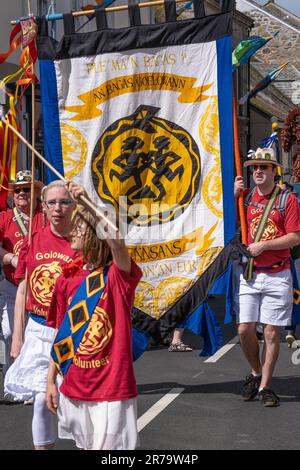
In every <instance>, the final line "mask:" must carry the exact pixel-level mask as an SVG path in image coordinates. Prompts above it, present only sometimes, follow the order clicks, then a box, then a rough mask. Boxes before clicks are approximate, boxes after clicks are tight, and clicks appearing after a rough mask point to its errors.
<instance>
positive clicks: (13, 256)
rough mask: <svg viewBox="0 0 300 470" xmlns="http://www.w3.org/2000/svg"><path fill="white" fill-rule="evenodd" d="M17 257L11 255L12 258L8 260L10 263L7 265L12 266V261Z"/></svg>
mask: <svg viewBox="0 0 300 470" xmlns="http://www.w3.org/2000/svg"><path fill="white" fill-rule="evenodd" d="M16 256H17V255H12V257H11V258H10V261H9V264H10V265H11V266H12V260H13V259H14V258H15V257H16Z"/></svg>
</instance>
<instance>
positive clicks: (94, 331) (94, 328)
mask: <svg viewBox="0 0 300 470" xmlns="http://www.w3.org/2000/svg"><path fill="white" fill-rule="evenodd" d="M111 337H112V326H111V323H110V320H109V316H108V314H107V313H106V312H105V310H103V308H101V307H96V308H95V311H94V313H93V315H92V318H91V320H90V323H89V326H88V327H87V330H86V332H85V333H84V336H83V338H82V340H81V343H80V345H79V347H78V349H77V352H78V353H79V354H82V355H86V356H87V355H91V354H96V353H98V352H99V351H102V350H103V349H104V348H105V346H107V344H108V343H109V342H110V339H111Z"/></svg>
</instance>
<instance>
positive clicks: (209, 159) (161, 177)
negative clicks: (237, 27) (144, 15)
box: [38, 0, 235, 354]
mask: <svg viewBox="0 0 300 470" xmlns="http://www.w3.org/2000/svg"><path fill="white" fill-rule="evenodd" d="M202 7H203V5H202V1H196V0H195V1H194V12H195V18H192V19H187V20H182V21H177V20H176V5H175V2H173V1H167V2H165V22H164V23H161V24H151V25H149V24H148V25H141V22H140V10H139V8H138V6H137V5H130V6H129V20H130V26H129V27H127V28H122V29H110V28H107V21H106V16H105V12H104V11H101V10H100V11H97V12H96V20H97V28H98V29H97V31H94V32H91V33H80V34H76V32H75V27H74V17H73V16H72V15H64V23H65V35H64V37H63V38H62V40H61V41H60V42H59V43H58V42H56V41H54V40H53V39H52V38H50V37H49V36H48V33H47V22H46V21H45V20H41V21H40V23H39V35H38V52H39V64H40V76H41V90H42V106H43V119H44V140H45V151H46V157H47V159H48V160H49V161H50V162H51V163H52V165H54V166H55V167H56V168H57V169H58V170H59V171H60V172H61V173H62V174H64V175H65V177H66V178H68V179H74V180H75V181H78V182H79V183H81V184H83V185H84V187H85V188H86V189H87V191H88V192H89V194H90V196H91V198H92V199H93V200H94V201H95V202H97V204H99V206H102V207H106V209H107V210H108V211H109V212H113V211H114V213H115V214H116V215H117V222H118V223H119V225H120V228H121V230H122V232H123V234H124V235H125V237H126V243H127V245H128V247H129V251H130V254H131V256H132V258H133V259H134V260H135V261H136V262H137V263H138V264H139V266H140V267H141V269H142V271H143V278H142V280H141V282H140V283H139V285H138V287H137V292H136V299H135V307H134V311H133V326H134V328H135V329H136V330H137V331H139V332H140V334H141V335H143V334H144V333H149V334H151V335H152V336H153V337H156V338H164V337H165V336H166V335H167V334H169V333H170V332H171V331H172V329H173V328H174V327H175V326H178V325H182V326H184V327H190V328H191V329H193V331H196V332H197V333H200V334H203V335H204V336H205V338H206V340H207V341H206V343H205V347H204V351H203V354H208V353H212V352H214V351H215V350H216V349H217V348H218V347H219V345H220V330H219V326H218V323H217V322H216V319H215V317H214V315H213V312H212V311H211V309H210V307H209V306H208V304H207V302H206V300H207V297H208V294H209V293H211V292H214V293H221V292H222V293H224V292H226V289H228V283H227V280H228V279H227V274H228V267H229V264H230V253H231V248H230V247H232V245H230V243H229V242H230V241H231V240H232V239H233V237H234V233H235V207H234V198H233V179H234V164H233V131H232V60H231V56H232V43H231V29H232V10H231V8H232V3H231V2H228V1H227V2H223V11H221V13H219V14H216V15H211V16H207V17H206V16H204V15H203V8H202ZM51 179H55V176H53V174H51V172H49V173H48V180H51ZM112 209H113V211H112Z"/></svg>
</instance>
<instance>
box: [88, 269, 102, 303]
mask: <svg viewBox="0 0 300 470" xmlns="http://www.w3.org/2000/svg"><path fill="white" fill-rule="evenodd" d="M86 280H87V286H86V289H87V295H88V297H90V296H91V295H93V294H95V293H96V292H97V291H98V290H99V289H102V287H103V286H104V280H103V274H102V273H99V272H97V273H95V274H91V275H90V276H88V277H87V279H86Z"/></svg>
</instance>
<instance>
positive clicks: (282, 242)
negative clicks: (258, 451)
mask: <svg viewBox="0 0 300 470" xmlns="http://www.w3.org/2000/svg"><path fill="white" fill-rule="evenodd" d="M245 166H249V167H250V168H251V169H252V172H253V181H254V187H253V189H251V190H250V189H247V188H245V187H244V182H243V178H242V177H240V176H238V177H236V179H235V183H234V195H235V197H236V198H238V197H239V196H240V194H241V193H243V195H244V201H245V202H244V208H245V216H246V221H247V248H248V253H249V257H248V260H247V263H245V260H243V262H242V263H238V264H237V266H236V268H235V271H234V272H235V279H234V281H235V294H234V310H235V314H236V319H237V325H238V333H239V336H240V344H241V348H242V351H243V353H244V355H245V357H246V359H247V361H248V363H249V366H250V371H249V374H248V375H247V377H246V380H245V382H244V384H243V389H242V398H243V400H245V401H251V400H254V399H255V398H257V397H258V398H259V399H260V400H261V402H262V403H263V404H264V405H265V406H267V407H272V406H278V405H279V401H280V400H279V397H278V396H277V394H276V393H275V391H274V390H273V389H272V388H271V379H272V376H273V373H274V368H275V365H276V361H277V359H278V354H279V343H280V329H281V327H286V328H287V329H288V331H287V337H288V336H290V335H292V334H293V335H294V336H293V337H294V339H295V331H294V330H293V327H292V306H293V292H292V289H293V282H292V276H291V265H290V251H291V249H292V248H293V247H295V246H297V245H299V244H300V209H299V202H298V200H297V197H296V196H295V194H293V191H292V190H291V189H290V188H286V187H285V188H284V187H280V186H279V185H278V184H277V182H276V177H277V170H278V167H279V166H280V163H279V162H278V161H277V160H276V156H275V153H274V152H273V150H272V149H258V150H257V151H256V152H255V153H252V154H251V156H250V158H248V159H247V161H246V162H245ZM31 179H32V176H31V173H30V172H29V171H20V172H19V173H18V174H17V176H16V179H15V180H14V181H12V182H11V184H10V189H11V191H12V198H13V207H12V209H8V210H7V211H5V212H2V213H0V242H1V247H0V259H1V262H2V265H3V275H4V277H3V280H2V281H1V282H0V294H1V296H0V319H1V335H2V337H3V339H4V341H5V350H6V362H5V367H4V369H3V374H4V394H5V397H6V399H7V400H11V401H16V402H19V401H28V400H32V402H33V419H32V437H33V444H34V448H35V449H37V450H47V449H53V448H54V445H55V440H56V438H57V419H58V436H59V437H60V438H67V439H73V440H74V441H75V443H76V446H77V447H78V448H80V449H93V450H100V449H109V450H113V449H123V450H129V449H135V448H136V447H137V446H138V442H139V439H138V431H137V394H138V393H137V386H136V380H135V376H134V370H133V360H132V328H131V315H130V312H131V309H132V307H133V302H134V296H135V289H136V287H137V285H138V283H139V280H140V279H141V277H142V271H141V269H140V268H139V267H138V266H137V265H136V264H135V262H134V261H133V260H132V259H131V258H130V256H129V253H128V250H127V247H126V245H125V242H124V239H123V238H122V237H121V235H120V233H119V232H118V231H116V232H115V234H114V236H113V237H111V238H108V235H107V234H108V232H107V231H106V230H105V228H104V229H103V227H104V226H105V220H101V217H100V218H99V215H97V213H96V211H94V210H93V209H91V208H90V206H89V205H86V204H85V202H83V201H84V199H86V198H88V197H89V196H88V194H87V193H86V191H85V189H84V188H83V187H82V186H80V185H78V184H76V183H74V182H68V183H64V182H62V181H53V182H51V183H50V184H49V185H48V186H44V187H43V184H42V183H41V182H40V181H35V183H34V187H35V192H34V201H33V209H34V217H33V218H32V222H31V224H32V227H31V236H30V237H29V234H28V228H29V219H30V217H29V213H30V203H31V192H30V188H31ZM99 222H101V223H102V231H101V233H102V236H99V230H98V228H99ZM258 325H261V328H262V330H261V333H260V334H261V336H263V339H264V343H263V348H262V351H261V348H260V345H259V341H258V337H257V326H258ZM182 336H183V330H182V329H176V330H175V331H174V334H173V340H172V341H171V346H170V349H169V350H170V351H171V352H187V351H192V348H190V347H189V346H187V345H185V344H184V343H183V341H182Z"/></svg>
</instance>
